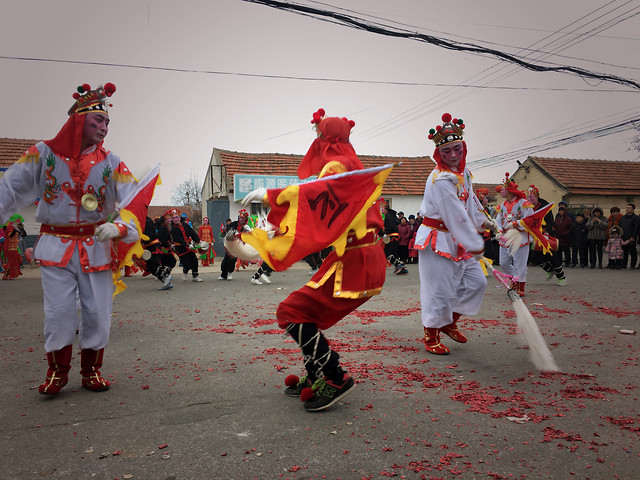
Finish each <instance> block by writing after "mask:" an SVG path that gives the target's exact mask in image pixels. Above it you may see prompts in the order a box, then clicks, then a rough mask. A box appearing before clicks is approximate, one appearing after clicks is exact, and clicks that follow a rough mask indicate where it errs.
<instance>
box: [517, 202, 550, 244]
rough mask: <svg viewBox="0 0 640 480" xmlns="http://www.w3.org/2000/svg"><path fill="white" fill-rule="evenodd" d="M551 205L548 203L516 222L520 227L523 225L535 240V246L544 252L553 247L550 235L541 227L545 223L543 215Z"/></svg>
mask: <svg viewBox="0 0 640 480" xmlns="http://www.w3.org/2000/svg"><path fill="white" fill-rule="evenodd" d="M553 205H554V204H553V203H549V204H548V205H545V206H544V207H542V208H540V209H539V210H536V211H535V212H533V213H532V214H531V215H529V216H528V217H524V218H523V219H522V220H520V221H519V222H518V223H519V224H520V225H521V226H522V227H524V229H525V230H526V231H527V233H528V234H529V235H531V236H532V237H533V239H534V240H535V242H536V246H537V247H539V249H541V250H542V253H544V254H547V253H549V252H551V250H552V249H553V244H552V242H551V240H550V237H549V236H548V235H546V234H545V233H544V232H543V231H542V227H544V225H545V221H544V216H545V215H546V214H547V212H548V211H549V210H551V208H552V207H553ZM551 238H552V237H551ZM556 248H557V244H556Z"/></svg>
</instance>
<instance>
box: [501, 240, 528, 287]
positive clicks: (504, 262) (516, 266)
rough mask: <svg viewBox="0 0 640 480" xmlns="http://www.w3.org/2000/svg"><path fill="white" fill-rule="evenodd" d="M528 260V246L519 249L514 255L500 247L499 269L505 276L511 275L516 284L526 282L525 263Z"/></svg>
mask: <svg viewBox="0 0 640 480" xmlns="http://www.w3.org/2000/svg"><path fill="white" fill-rule="evenodd" d="M528 260H529V245H525V246H523V247H520V248H519V249H518V250H517V251H516V253H515V255H511V253H510V252H509V249H508V248H506V247H500V268H502V270H503V271H504V273H506V274H507V275H511V276H512V277H513V278H514V279H515V280H516V281H517V282H526V281H527V261H528Z"/></svg>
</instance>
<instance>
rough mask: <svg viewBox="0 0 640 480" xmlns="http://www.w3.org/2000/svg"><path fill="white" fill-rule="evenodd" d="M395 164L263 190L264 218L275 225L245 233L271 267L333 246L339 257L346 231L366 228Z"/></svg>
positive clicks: (359, 234) (358, 233)
mask: <svg viewBox="0 0 640 480" xmlns="http://www.w3.org/2000/svg"><path fill="white" fill-rule="evenodd" d="M394 166H395V165H394V164H388V165H383V166H381V167H375V168H368V169H365V170H354V171H351V172H346V173H341V174H338V175H331V176H327V177H323V178H319V179H317V180H313V181H310V182H306V183H302V184H300V185H290V186H289V187H287V188H284V189H272V190H268V191H267V196H268V198H269V203H270V204H271V211H270V212H269V215H268V217H267V220H268V221H269V223H271V224H272V225H275V226H276V227H278V228H279V233H278V234H277V235H275V236H273V238H269V234H268V233H267V232H266V231H265V230H262V229H259V228H256V229H254V230H252V231H251V233H243V234H242V240H243V241H244V242H245V243H248V244H249V245H251V246H252V247H253V248H255V249H256V250H257V251H258V253H259V254H260V256H261V257H262V259H263V260H264V261H266V262H267V263H268V264H269V265H270V266H271V267H272V268H273V269H274V270H277V271H281V270H285V269H287V268H288V267H290V266H291V265H293V264H294V263H295V262H297V261H299V260H302V259H303V258H304V257H306V256H307V255H309V254H311V253H313V252H318V251H320V250H321V249H323V248H325V247H328V246H329V245H332V246H333V247H334V248H335V251H336V253H337V254H338V255H339V256H341V255H342V254H343V253H344V249H345V247H346V244H347V235H348V233H349V231H350V230H353V231H354V232H355V235H356V237H357V238H363V237H364V235H365V234H366V232H367V210H368V209H369V208H370V207H371V206H372V205H373V203H374V202H375V201H376V200H377V199H378V197H379V196H380V194H381V193H382V185H383V184H384V182H385V180H386V179H387V177H388V176H389V173H391V170H392V169H393V168H394Z"/></svg>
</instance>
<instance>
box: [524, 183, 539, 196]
mask: <svg viewBox="0 0 640 480" xmlns="http://www.w3.org/2000/svg"><path fill="white" fill-rule="evenodd" d="M527 194H529V195H535V196H536V198H540V191H539V190H538V187H536V186H535V185H531V186H530V187H529V189H528V190H527Z"/></svg>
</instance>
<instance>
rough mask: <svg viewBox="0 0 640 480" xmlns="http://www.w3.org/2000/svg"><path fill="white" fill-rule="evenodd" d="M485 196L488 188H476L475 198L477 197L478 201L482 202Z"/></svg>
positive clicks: (487, 193)
mask: <svg viewBox="0 0 640 480" xmlns="http://www.w3.org/2000/svg"><path fill="white" fill-rule="evenodd" d="M487 195H489V189H488V188H484V187H483V188H478V189H477V190H476V197H478V200H480V201H482V200H483V199H484V197H486V196H487Z"/></svg>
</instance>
